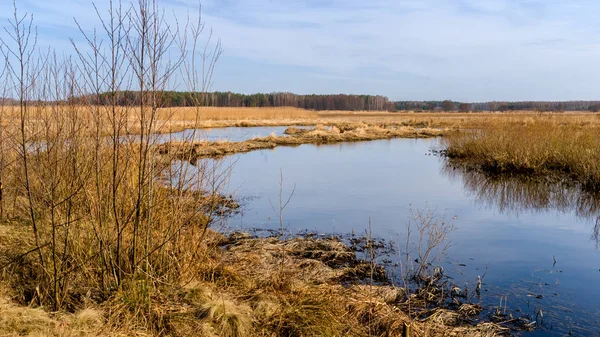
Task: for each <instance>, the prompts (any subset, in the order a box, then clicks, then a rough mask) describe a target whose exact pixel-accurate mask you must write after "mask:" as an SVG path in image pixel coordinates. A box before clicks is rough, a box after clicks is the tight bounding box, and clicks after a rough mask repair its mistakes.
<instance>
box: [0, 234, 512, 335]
mask: <svg viewBox="0 0 600 337" xmlns="http://www.w3.org/2000/svg"><path fill="white" fill-rule="evenodd" d="M19 231H20V228H19V227H18V226H16V227H15V226H14V225H2V226H0V248H1V249H2V250H3V252H2V256H4V257H5V258H8V257H9V256H13V254H15V253H18V252H19V251H21V250H26V248H27V240H24V239H21V240H18V241H17V242H15V241H14V240H15V237H16V236H18V235H19V234H20V233H19ZM11 240H12V241H11ZM203 247H205V248H204V249H202V250H201V251H199V254H198V256H199V257H200V259H201V260H200V261H199V265H200V266H201V267H200V269H198V272H197V273H196V274H195V277H193V278H190V279H189V280H188V281H187V282H184V283H182V284H177V285H173V284H163V285H160V284H157V285H156V287H157V288H156V289H154V291H153V292H152V293H151V294H150V296H149V303H148V305H147V310H148V312H145V313H144V312H136V311H131V307H130V305H129V304H128V302H129V301H130V298H131V296H132V295H133V294H132V293H131V289H128V288H127V287H124V288H123V289H121V290H118V291H116V292H115V294H114V295H113V296H110V297H109V298H107V299H105V300H104V301H98V300H96V299H95V296H93V295H90V294H93V293H94V291H95V290H94V289H89V290H88V294H87V295H85V294H83V296H84V297H86V299H84V300H83V301H81V305H80V306H78V307H75V308H73V310H72V312H71V313H68V312H60V313H55V312H48V311H45V310H44V308H42V307H35V303H34V302H32V303H31V305H30V306H24V305H23V303H21V304H17V303H15V301H14V299H18V298H20V296H19V294H17V293H15V291H16V290H15V289H14V288H10V287H9V286H8V285H7V283H6V282H4V283H2V286H1V287H0V290H2V292H1V296H0V335H2V336H114V335H121V336H135V335H138V336H141V335H144V336H156V335H161V336H190V335H201V336H325V335H327V336H365V335H371V336H395V335H403V336H441V335H444V336H500V335H504V334H506V333H507V332H508V331H509V330H508V329H507V328H506V327H503V326H502V325H497V324H493V323H486V322H481V321H480V320H479V318H478V317H477V315H478V314H479V313H480V311H481V309H480V308H479V307H478V306H476V305H472V304H469V303H468V302H464V303H463V299H460V298H459V299H457V301H458V300H460V303H461V304H460V305H457V306H456V307H455V309H454V310H450V309H444V308H427V307H425V308H420V309H419V308H418V307H416V306H415V304H414V303H418V302H419V301H420V299H419V298H420V296H423V295H422V294H421V295H420V294H418V293H417V292H414V293H412V292H407V291H406V290H405V289H403V288H399V287H394V286H391V285H386V284H387V283H386V277H385V272H384V270H383V268H382V267H380V266H378V265H376V264H374V263H371V262H369V261H364V260H359V259H358V258H357V257H356V254H355V252H354V251H353V250H352V249H351V248H350V247H348V246H347V245H345V244H343V243H341V242H340V241H339V240H337V239H333V238H311V237H304V238H293V239H288V240H280V239H278V238H255V237H251V236H249V235H247V234H243V233H234V234H232V235H230V236H228V237H225V236H223V235H221V234H218V233H216V232H213V231H209V232H208V233H207V235H206V240H205V242H203ZM7 249H9V250H11V252H10V253H8V254H7V252H6V250H7ZM5 258H3V259H2V260H4V259H5ZM5 262H6V261H2V263H5ZM428 296H433V295H431V294H429V295H428ZM438 296H440V295H439V294H436V295H435V298H437V297H438ZM441 296H444V295H443V293H442V295H441ZM464 301H466V299H465V300H464ZM411 303H412V308H411Z"/></svg>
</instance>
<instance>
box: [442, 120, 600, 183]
mask: <svg viewBox="0 0 600 337" xmlns="http://www.w3.org/2000/svg"><path fill="white" fill-rule="evenodd" d="M445 142H446V145H447V155H448V156H449V157H450V158H455V159H460V160H462V161H463V162H464V163H465V164H467V165H468V166H469V167H471V168H475V169H479V170H482V171H486V172H492V173H515V174H529V175H538V174H539V175H546V174H553V173H559V174H563V175H567V176H568V177H569V178H570V179H573V180H575V181H576V182H578V183H581V184H582V185H583V187H584V188H586V189H589V190H598V189H599V188H600V127H598V126H597V125H593V124H579V125H577V124H573V123H569V124H564V123H557V122H555V121H548V120H543V119H538V120H535V119H534V120H530V121H528V122H510V123H509V122H498V123H493V124H489V125H486V126H484V127H482V128H481V129H478V130H471V131H462V132H457V133H455V134H452V135H450V136H448V137H446V138H445Z"/></svg>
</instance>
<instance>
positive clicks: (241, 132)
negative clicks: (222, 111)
mask: <svg viewBox="0 0 600 337" xmlns="http://www.w3.org/2000/svg"><path fill="white" fill-rule="evenodd" d="M287 128H288V127H287V126H266V127H263V126H259V127H241V128H238V127H231V128H214V129H196V130H195V135H194V129H186V130H184V131H181V132H173V133H168V134H160V135H156V136H155V137H156V141H157V142H159V143H164V142H168V141H184V140H193V138H195V140H209V141H218V140H229V141H232V142H243V141H245V140H248V139H252V138H257V137H267V136H269V135H270V134H274V135H276V136H281V135H283V134H284V131H285V130H286V129H287ZM298 128H299V129H301V128H304V127H302V126H299V127H298ZM194 136H195V137H194Z"/></svg>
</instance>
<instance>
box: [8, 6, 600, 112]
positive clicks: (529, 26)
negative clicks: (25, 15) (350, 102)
mask: <svg viewBox="0 0 600 337" xmlns="http://www.w3.org/2000/svg"><path fill="white" fill-rule="evenodd" d="M107 2H108V1H107V0H99V1H96V4H97V5H98V6H99V7H100V8H103V7H106V4H107ZM161 4H162V5H163V6H164V7H165V8H166V9H167V12H168V13H169V14H170V13H175V15H177V16H178V17H183V16H185V15H186V12H187V11H188V10H191V11H192V12H193V11H194V10H195V8H196V6H197V5H198V1H197V0H162V2H161ZM17 5H18V7H19V8H20V10H21V11H22V12H24V11H27V12H31V13H33V14H34V17H35V22H36V24H37V26H38V29H39V32H40V45H44V44H46V45H52V46H55V47H56V48H57V49H58V50H59V51H63V52H65V53H69V52H70V50H71V49H72V47H71V46H70V43H69V41H68V38H69V37H74V38H76V39H78V38H79V34H78V32H77V31H76V29H75V25H74V23H73V20H72V18H73V17H77V18H78V19H79V20H80V22H82V23H83V24H84V25H85V26H86V27H93V26H94V25H95V24H97V20H96V19H95V13H94V12H93V9H92V6H91V2H90V1H89V0H52V1H48V0H17ZM11 7H12V3H11V1H9V0H1V1H0V17H1V18H2V21H3V22H6V17H7V16H8V15H10V13H11V11H12V10H11ZM202 7H203V18H204V21H205V22H206V24H207V25H208V26H210V27H212V29H213V31H214V34H215V36H217V37H219V38H220V39H221V40H222V43H223V48H224V54H223V56H222V58H221V60H220V61H219V63H218V65H217V69H216V72H215V78H214V85H213V88H212V89H214V90H231V91H235V92H244V93H253V92H272V91H291V92H296V93H368V94H383V95H386V96H388V97H390V98H391V99H394V100H428V99H454V100H460V101H486V100H577V99H589V100H591V99H600V85H599V84H598V83H600V20H598V19H597V18H598V17H600V16H599V15H600V2H597V1H593V0H573V1H568V0H543V1H532V0H521V1H518V0H204V1H202Z"/></svg>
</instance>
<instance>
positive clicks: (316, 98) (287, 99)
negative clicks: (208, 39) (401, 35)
mask: <svg viewBox="0 0 600 337" xmlns="http://www.w3.org/2000/svg"><path fill="white" fill-rule="evenodd" d="M116 96H117V102H118V103H119V104H120V105H131V104H133V105H135V104H137V103H138V102H139V98H140V94H139V92H137V91H123V92H119V93H117V94H116ZM158 98H159V100H160V105H161V106H164V107H188V106H211V107H296V108H303V109H309V110H350V111H360V110H376V111H386V110H387V111H393V110H395V106H394V103H392V102H390V101H389V99H388V98H387V97H384V96H379V95H377V96H374V95H344V94H339V95H297V94H292V93H288V92H275V93H269V94H262V93H259V94H251V95H247V94H238V93H232V92H210V93H196V92H178V91H163V92H161V93H160V95H158ZM78 99H80V100H86V101H87V102H90V101H92V102H93V101H94V98H92V97H79V98H78ZM96 99H98V100H99V101H98V103H99V104H108V103H109V102H110V99H111V94H110V93H104V94H102V95H100V97H99V98H96Z"/></svg>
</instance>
